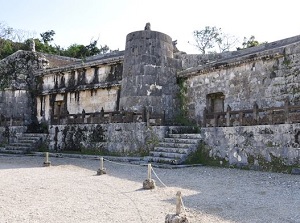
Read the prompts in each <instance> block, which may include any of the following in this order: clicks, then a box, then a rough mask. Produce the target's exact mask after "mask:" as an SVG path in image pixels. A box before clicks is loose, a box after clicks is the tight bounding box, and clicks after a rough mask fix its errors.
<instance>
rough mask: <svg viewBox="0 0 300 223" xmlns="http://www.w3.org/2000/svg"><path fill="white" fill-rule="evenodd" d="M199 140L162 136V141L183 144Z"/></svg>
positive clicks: (196, 142)
mask: <svg viewBox="0 0 300 223" xmlns="http://www.w3.org/2000/svg"><path fill="white" fill-rule="evenodd" d="M199 141H200V139H182V138H164V141H163V142H167V143H183V144H198V143H199Z"/></svg>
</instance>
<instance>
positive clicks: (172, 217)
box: [165, 191, 189, 223]
mask: <svg viewBox="0 0 300 223" xmlns="http://www.w3.org/2000/svg"><path fill="white" fill-rule="evenodd" d="M181 208H183V210H184V212H185V208H184V205H183V201H182V196H181V192H180V191H177V193H176V214H167V215H166V217H165V223H174V222H182V223H188V222H189V220H188V218H187V217H186V213H184V214H182V213H181Z"/></svg>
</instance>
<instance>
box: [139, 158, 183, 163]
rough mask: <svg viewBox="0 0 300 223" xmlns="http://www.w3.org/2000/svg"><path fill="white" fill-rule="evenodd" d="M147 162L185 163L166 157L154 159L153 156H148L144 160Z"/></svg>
mask: <svg viewBox="0 0 300 223" xmlns="http://www.w3.org/2000/svg"><path fill="white" fill-rule="evenodd" d="M144 160H145V161H146V162H149V163H151V162H152V163H165V164H174V165H177V164H182V163H183V161H181V160H178V159H173V158H166V157H153V156H147V157H145V158H144Z"/></svg>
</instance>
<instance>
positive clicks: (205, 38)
mask: <svg viewBox="0 0 300 223" xmlns="http://www.w3.org/2000/svg"><path fill="white" fill-rule="evenodd" d="M194 39H195V42H196V45H195V46H196V47H197V48H198V49H199V50H200V52H201V53H202V54H206V53H208V52H211V51H208V50H214V51H215V50H216V49H218V50H219V52H224V51H229V50H230V49H231V48H232V47H233V46H234V45H235V44H237V42H238V39H237V38H236V37H235V36H233V35H229V34H226V33H223V32H222V29H221V28H217V27H215V26H213V27H211V26H205V28H204V29H202V30H195V31H194Z"/></svg>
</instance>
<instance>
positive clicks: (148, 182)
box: [143, 163, 156, 190]
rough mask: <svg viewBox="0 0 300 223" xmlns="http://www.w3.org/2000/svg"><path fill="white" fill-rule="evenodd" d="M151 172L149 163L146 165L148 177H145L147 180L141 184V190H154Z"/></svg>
mask: <svg viewBox="0 0 300 223" xmlns="http://www.w3.org/2000/svg"><path fill="white" fill-rule="evenodd" d="M151 171H152V167H151V164H150V163H149V164H148V176H147V179H146V180H144V182H143V188H144V189H146V190H149V189H154V188H155V186H156V185H155V181H154V180H153V179H151Z"/></svg>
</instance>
